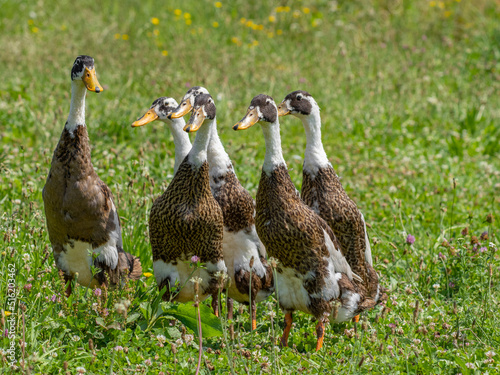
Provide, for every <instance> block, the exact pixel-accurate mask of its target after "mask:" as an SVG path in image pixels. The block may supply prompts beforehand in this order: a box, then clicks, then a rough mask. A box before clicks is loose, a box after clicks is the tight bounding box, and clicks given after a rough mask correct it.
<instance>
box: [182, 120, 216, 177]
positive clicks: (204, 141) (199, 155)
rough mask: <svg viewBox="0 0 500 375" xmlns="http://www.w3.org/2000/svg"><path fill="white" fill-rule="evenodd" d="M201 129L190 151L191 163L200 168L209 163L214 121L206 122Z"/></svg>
mask: <svg viewBox="0 0 500 375" xmlns="http://www.w3.org/2000/svg"><path fill="white" fill-rule="evenodd" d="M205 121H206V123H205V124H202V125H201V127H200V129H199V130H198V131H197V132H196V137H195V139H194V142H193V147H192V148H191V151H189V154H188V155H189V156H188V157H189V162H190V163H191V164H193V165H195V166H196V167H197V168H200V167H201V166H202V165H203V163H204V162H206V161H207V148H208V143H209V142H210V136H211V134H212V131H213V130H212V127H213V126H214V120H205Z"/></svg>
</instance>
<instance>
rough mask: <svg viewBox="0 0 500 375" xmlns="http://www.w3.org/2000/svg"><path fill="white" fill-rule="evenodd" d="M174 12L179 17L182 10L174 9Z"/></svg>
mask: <svg viewBox="0 0 500 375" xmlns="http://www.w3.org/2000/svg"><path fill="white" fill-rule="evenodd" d="M174 14H175V15H176V16H177V17H179V16H180V15H181V14H182V10H180V9H176V10H174Z"/></svg>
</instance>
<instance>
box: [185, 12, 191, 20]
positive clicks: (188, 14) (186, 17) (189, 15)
mask: <svg viewBox="0 0 500 375" xmlns="http://www.w3.org/2000/svg"><path fill="white" fill-rule="evenodd" d="M184 18H185V19H187V20H188V19H190V18H191V14H190V13H188V12H186V13H184Z"/></svg>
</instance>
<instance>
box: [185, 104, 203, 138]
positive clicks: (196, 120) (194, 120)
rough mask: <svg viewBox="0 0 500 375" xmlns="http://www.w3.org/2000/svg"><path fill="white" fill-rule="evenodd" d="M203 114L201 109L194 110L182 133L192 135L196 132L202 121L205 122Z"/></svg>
mask: <svg viewBox="0 0 500 375" xmlns="http://www.w3.org/2000/svg"><path fill="white" fill-rule="evenodd" d="M205 117H206V116H205V113H204V111H203V107H200V108H198V109H195V110H194V111H193V114H192V115H191V118H190V119H189V121H188V123H187V124H186V126H185V127H184V131H185V132H188V133H192V132H195V131H197V130H198V129H199V128H200V127H201V125H202V124H203V121H205Z"/></svg>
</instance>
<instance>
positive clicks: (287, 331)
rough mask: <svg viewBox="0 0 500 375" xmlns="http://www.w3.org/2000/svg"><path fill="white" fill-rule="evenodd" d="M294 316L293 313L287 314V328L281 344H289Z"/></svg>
mask: <svg viewBox="0 0 500 375" xmlns="http://www.w3.org/2000/svg"><path fill="white" fill-rule="evenodd" d="M292 322H293V317H292V313H286V314H285V330H284V331H283V336H281V346H282V347H285V346H288V335H289V334H290V330H291V329H292Z"/></svg>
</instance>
